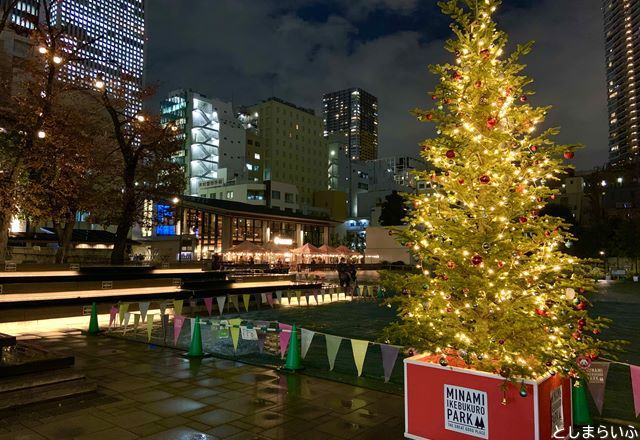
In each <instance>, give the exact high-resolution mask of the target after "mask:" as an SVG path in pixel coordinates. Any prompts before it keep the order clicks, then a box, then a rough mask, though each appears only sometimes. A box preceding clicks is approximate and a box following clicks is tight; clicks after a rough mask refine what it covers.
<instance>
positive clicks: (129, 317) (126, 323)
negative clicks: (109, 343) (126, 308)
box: [122, 312, 131, 334]
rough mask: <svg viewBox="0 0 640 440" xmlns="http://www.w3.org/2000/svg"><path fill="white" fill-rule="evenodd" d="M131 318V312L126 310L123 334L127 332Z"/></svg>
mask: <svg viewBox="0 0 640 440" xmlns="http://www.w3.org/2000/svg"><path fill="white" fill-rule="evenodd" d="M129 319H131V312H126V313H125V314H124V331H123V332H122V334H126V333H127V326H128V325H129Z"/></svg>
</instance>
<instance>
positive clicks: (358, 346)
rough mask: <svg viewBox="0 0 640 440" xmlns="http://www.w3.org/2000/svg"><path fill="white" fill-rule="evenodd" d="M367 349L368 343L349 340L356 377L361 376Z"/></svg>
mask: <svg viewBox="0 0 640 440" xmlns="http://www.w3.org/2000/svg"><path fill="white" fill-rule="evenodd" d="M367 348H369V341H362V340H360V339H352V340H351V351H352V352H353V360H354V361H355V363H356V369H357V370H358V376H362V366H363V365H364V358H365V357H366V356H367Z"/></svg>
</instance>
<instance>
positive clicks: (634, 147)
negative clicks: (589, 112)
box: [603, 0, 640, 166]
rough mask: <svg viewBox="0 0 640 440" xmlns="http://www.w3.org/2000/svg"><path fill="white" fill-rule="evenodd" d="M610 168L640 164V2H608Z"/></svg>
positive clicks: (607, 53) (605, 6)
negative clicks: (639, 98) (638, 74)
mask: <svg viewBox="0 0 640 440" xmlns="http://www.w3.org/2000/svg"><path fill="white" fill-rule="evenodd" d="M603 9H604V27H605V50H606V67H607V91H608V97H609V105H608V110H609V111H608V112H609V164H610V165H612V166H618V165H624V164H627V163H629V162H632V161H637V160H638V157H639V153H640V151H639V149H638V148H639V144H638V104H639V102H638V100H637V98H638V86H640V84H639V83H638V79H639V77H638V76H637V75H636V73H640V2H638V1H636V0H604V1H603Z"/></svg>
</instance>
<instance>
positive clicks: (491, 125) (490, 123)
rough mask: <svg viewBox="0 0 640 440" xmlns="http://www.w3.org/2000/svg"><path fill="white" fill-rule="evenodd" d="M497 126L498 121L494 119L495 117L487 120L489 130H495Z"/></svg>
mask: <svg viewBox="0 0 640 440" xmlns="http://www.w3.org/2000/svg"><path fill="white" fill-rule="evenodd" d="M496 125H498V119H497V118H494V117H493V116H490V117H489V118H488V119H487V128H489V129H493V128H495V126H496Z"/></svg>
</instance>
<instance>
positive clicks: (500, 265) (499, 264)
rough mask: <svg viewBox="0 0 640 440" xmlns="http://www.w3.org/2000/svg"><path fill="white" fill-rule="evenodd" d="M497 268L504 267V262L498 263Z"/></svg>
mask: <svg viewBox="0 0 640 440" xmlns="http://www.w3.org/2000/svg"><path fill="white" fill-rule="evenodd" d="M498 267H499V268H500V269H502V268H503V267H504V261H502V260H500V261H498Z"/></svg>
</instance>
